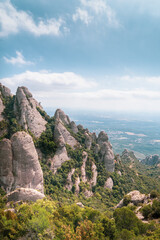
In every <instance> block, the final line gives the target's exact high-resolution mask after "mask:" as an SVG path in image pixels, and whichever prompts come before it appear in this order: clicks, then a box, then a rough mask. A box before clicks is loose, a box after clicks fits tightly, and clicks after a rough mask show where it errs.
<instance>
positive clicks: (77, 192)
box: [75, 176, 81, 195]
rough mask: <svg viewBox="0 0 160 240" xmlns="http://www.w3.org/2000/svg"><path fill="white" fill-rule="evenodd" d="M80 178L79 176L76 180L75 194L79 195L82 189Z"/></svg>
mask: <svg viewBox="0 0 160 240" xmlns="http://www.w3.org/2000/svg"><path fill="white" fill-rule="evenodd" d="M80 182H81V181H80V178H79V176H78V177H77V178H76V179H75V194H76V195H78V194H79V192H80V187H79V184H80Z"/></svg>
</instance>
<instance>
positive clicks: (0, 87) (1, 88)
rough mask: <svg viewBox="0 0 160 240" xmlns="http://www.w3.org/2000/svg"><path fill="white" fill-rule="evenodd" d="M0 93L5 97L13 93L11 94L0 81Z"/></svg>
mask: <svg viewBox="0 0 160 240" xmlns="http://www.w3.org/2000/svg"><path fill="white" fill-rule="evenodd" d="M0 93H1V95H2V96H3V97H4V98H6V97H12V96H13V95H12V94H11V91H10V89H9V88H7V87H5V86H3V85H2V84H1V83H0Z"/></svg>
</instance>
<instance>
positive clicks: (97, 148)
mask: <svg viewBox="0 0 160 240" xmlns="http://www.w3.org/2000/svg"><path fill="white" fill-rule="evenodd" d="M93 151H94V153H95V154H98V152H99V151H100V146H99V144H96V145H95V146H94V149H93Z"/></svg>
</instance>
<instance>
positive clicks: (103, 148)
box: [97, 131, 115, 172]
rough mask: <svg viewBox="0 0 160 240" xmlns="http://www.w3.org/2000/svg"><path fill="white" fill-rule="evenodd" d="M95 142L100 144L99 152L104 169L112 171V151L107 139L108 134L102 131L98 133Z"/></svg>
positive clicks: (113, 165)
mask: <svg viewBox="0 0 160 240" xmlns="http://www.w3.org/2000/svg"><path fill="white" fill-rule="evenodd" d="M97 144H98V145H99V146H100V150H99V153H100V155H101V161H103V162H104V165H105V167H106V170H107V171H109V172H114V168H115V163H114V153H113V150H112V145H111V143H110V142H109V141H108V135H107V134H106V133H105V132H104V131H101V132H100V133H99V135H98V139H97Z"/></svg>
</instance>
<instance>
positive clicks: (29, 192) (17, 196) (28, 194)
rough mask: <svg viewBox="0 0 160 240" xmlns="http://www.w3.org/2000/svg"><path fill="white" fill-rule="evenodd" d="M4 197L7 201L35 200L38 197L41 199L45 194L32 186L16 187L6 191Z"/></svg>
mask: <svg viewBox="0 0 160 240" xmlns="http://www.w3.org/2000/svg"><path fill="white" fill-rule="evenodd" d="M5 197H6V198H7V202H11V201H14V202H17V201H25V202H26V201H33V202H36V201H37V200H38V199H43V198H44V197H45V195H44V194H43V193H40V192H38V191H37V190H35V189H32V188H18V189H16V190H14V191H12V192H10V193H8V194H7V195H6V196H5Z"/></svg>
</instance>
